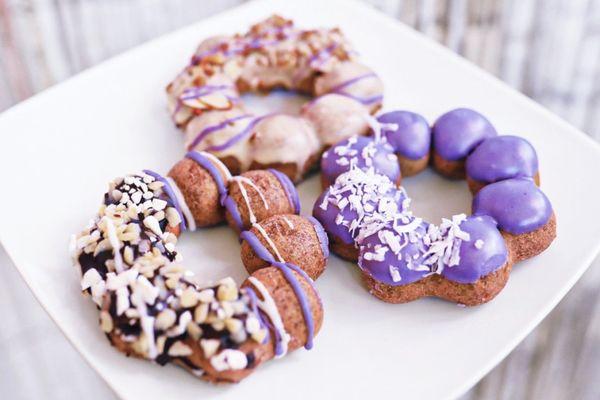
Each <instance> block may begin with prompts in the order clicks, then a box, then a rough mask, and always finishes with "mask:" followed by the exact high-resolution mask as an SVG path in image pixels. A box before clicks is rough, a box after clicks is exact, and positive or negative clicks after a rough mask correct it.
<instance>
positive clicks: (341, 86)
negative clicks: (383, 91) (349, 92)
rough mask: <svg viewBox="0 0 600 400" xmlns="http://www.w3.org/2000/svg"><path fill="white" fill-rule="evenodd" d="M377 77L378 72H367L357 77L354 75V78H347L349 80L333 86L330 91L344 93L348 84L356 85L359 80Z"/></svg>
mask: <svg viewBox="0 0 600 400" xmlns="http://www.w3.org/2000/svg"><path fill="white" fill-rule="evenodd" d="M376 77H377V74H375V72H367V73H366V74H363V75H359V76H356V77H354V78H352V79H348V80H347V81H345V82H342V83H339V84H337V85H335V86H334V87H332V88H331V89H330V90H329V92H330V93H338V94H344V93H343V92H342V89H345V88H347V87H348V86H352V85H354V84H355V83H357V82H359V81H362V80H363V79H368V78H376Z"/></svg>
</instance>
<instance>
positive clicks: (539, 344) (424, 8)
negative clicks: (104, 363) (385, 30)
mask: <svg viewBox="0 0 600 400" xmlns="http://www.w3.org/2000/svg"><path fill="white" fill-rule="evenodd" d="M239 3H240V1H238V0H203V1H200V0H105V1H99V0H54V1H51V0H0V111H1V110H3V109H6V108H8V107H10V106H11V105H13V104H15V103H17V102H19V101H22V100H24V99H26V98H27V97H29V96H31V95H32V94H34V93H37V92H39V91H41V90H43V89H45V88H47V87H49V86H51V85H53V84H55V83H57V82H60V81H62V80H64V79H66V78H68V77H69V76H71V75H73V74H76V73H77V72H79V71H81V70H83V69H85V68H88V67H90V66H92V65H94V64H97V63H98V62H100V61H102V60H104V59H106V58H108V57H111V56H113V55H115V54H118V53H120V52H122V51H124V50H127V49H128V48H131V47H133V46H135V45H136V44H139V43H142V42H144V41H146V40H148V39H151V38H153V37H156V36H159V35H160V34H162V33H165V32H169V31H171V30H173V29H176V28H178V27H181V26H184V25H186V24H189V23H192V22H195V21H198V20H199V19H201V18H203V17H206V16H209V15H211V14H214V13H216V12H218V11H221V10H223V9H226V8H229V7H232V6H235V5H236V4H239ZM370 3H372V4H373V5H374V6H376V7H377V8H379V9H381V10H382V11H384V12H386V13H388V14H389V15H392V16H394V17H396V18H398V19H400V20H402V21H403V22H405V23H407V24H409V25H411V26H414V27H415V28H416V29H419V30H420V31H422V32H423V33H425V34H426V35H428V36H430V37H432V38H434V39H435V40H438V41H440V42H441V43H443V44H445V45H446V46H448V47H450V48H451V49H452V50H454V51H456V52H458V53H460V54H462V55H463V56H465V57H466V58H468V59H469V60H471V61H473V62H475V63H476V64H478V65H480V66H481V67H482V68H484V69H486V70H488V71H490V72H491V73H493V74H495V75H497V76H498V77H500V78H501V79H503V80H504V81H506V82H507V83H508V84H510V85H511V86H513V87H515V88H516V89H518V90H521V91H522V92H524V93H525V94H527V95H528V96H530V97H532V98H534V99H535V100H536V101H538V102H540V103H542V104H543V105H545V106H546V107H548V108H549V109H551V110H552V111H554V112H556V113H557V114H559V115H561V116H562V117H564V118H565V119H567V120H568V121H570V122H571V123H573V124H574V125H576V126H577V127H579V128H581V129H582V130H583V131H585V132H587V133H588V134H589V135H591V136H592V137H594V138H596V139H597V140H600V0H537V1H536V0H505V1H500V0H480V1H476V0H473V1H467V0H447V1H445V0H422V1H417V0H371V1H370ZM334 23H335V18H332V24H334ZM0 134H10V132H0ZM554 162H562V160H554ZM598 172H599V177H600V171H598ZM3 173H6V172H3ZM590 184H594V183H592V182H590ZM595 184H597V182H596V183H595ZM589 222H595V223H598V222H600V221H589ZM0 266H1V268H0V277H1V278H2V279H0V314H1V315H3V316H4V320H3V323H2V329H1V330H0V354H1V355H0V389H1V390H2V392H1V393H2V395H1V397H2V398H3V399H4V398H7V399H13V398H14V399H66V398H86V399H111V398H114V394H113V393H112V392H111V391H110V389H108V388H107V386H106V385H105V384H104V383H103V382H102V380H101V379H100V378H99V377H98V376H97V375H96V374H95V372H93V371H92V370H91V368H89V367H88V366H87V364H85V362H84V361H83V359H82V358H81V356H79V354H78V353H77V352H76V351H75V350H74V349H73V348H72V347H71V345H70V344H69V343H68V342H67V341H66V339H65V338H64V337H63V336H62V334H61V333H60V332H59V331H58V329H57V327H56V326H55V325H54V324H53V323H52V321H51V320H50V319H49V317H48V316H47V315H46V314H45V313H44V311H43V310H42V308H41V307H40V306H39V305H38V304H37V303H36V301H35V300H34V298H33V296H32V295H31V293H30V292H29V290H28V289H27V287H26V286H25V284H24V283H23V281H22V280H21V278H20V277H19V275H18V273H17V272H16V270H15V269H14V268H13V267H12V266H11V264H10V261H9V260H8V259H7V257H6V254H5V253H4V251H3V250H2V249H0ZM568 267H569V266H568V265H565V268H568ZM599 288H600V259H597V260H596V261H595V262H594V264H593V265H592V267H591V268H590V270H589V271H588V272H587V273H586V274H585V275H584V277H583V278H582V280H581V281H580V282H579V283H578V284H577V285H576V286H575V288H574V289H573V290H572V291H571V292H570V293H569V294H568V296H567V297H566V298H565V299H564V300H563V301H562V302H561V303H560V305H559V306H558V307H557V308H556V309H555V310H554V311H553V312H552V313H551V314H550V315H549V316H548V317H547V318H546V319H545V320H544V322H543V323H542V324H541V325H540V326H539V327H538V328H537V329H536V330H535V331H534V332H532V333H531V334H530V335H529V336H528V337H527V339H526V340H525V341H524V342H523V343H521V344H520V345H519V346H518V347H517V349H516V350H515V351H514V352H513V353H512V354H511V355H510V356H509V357H508V358H507V359H506V360H504V362H502V363H501V364H500V365H499V366H497V367H496V368H495V369H494V370H493V371H492V372H491V373H490V374H489V375H488V376H487V377H486V378H484V379H483V380H482V381H481V382H480V383H479V384H478V385H477V386H476V387H475V388H473V389H472V390H471V391H470V392H469V393H467V394H466V395H465V396H464V399H544V400H547V399H599V398H600V290H599ZM517 312H519V310H515V313H517ZM432 368H435V366H432Z"/></svg>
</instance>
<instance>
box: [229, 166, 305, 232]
mask: <svg viewBox="0 0 600 400" xmlns="http://www.w3.org/2000/svg"><path fill="white" fill-rule="evenodd" d="M223 204H224V206H225V209H226V213H225V218H226V220H227V223H228V224H229V226H231V227H232V228H233V229H234V230H235V231H236V232H238V233H241V232H242V231H245V230H248V229H250V228H251V227H252V225H254V224H256V223H257V222H259V221H262V220H264V219H266V218H268V217H270V216H272V215H277V214H298V213H300V200H299V199H298V192H296V189H295V187H294V184H293V183H292V182H291V181H290V180H289V178H288V177H287V176H286V175H285V174H283V173H281V172H279V171H277V170H275V169H269V170H257V171H248V172H244V173H243V174H241V175H239V176H234V177H232V178H231V179H230V180H229V183H228V187H227V195H226V196H225V199H224V201H223Z"/></svg>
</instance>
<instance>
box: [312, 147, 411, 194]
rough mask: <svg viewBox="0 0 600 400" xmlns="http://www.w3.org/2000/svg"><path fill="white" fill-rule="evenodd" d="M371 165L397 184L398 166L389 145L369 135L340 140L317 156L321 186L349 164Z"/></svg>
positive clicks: (329, 183) (325, 186)
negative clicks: (319, 161) (318, 157)
mask: <svg viewBox="0 0 600 400" xmlns="http://www.w3.org/2000/svg"><path fill="white" fill-rule="evenodd" d="M353 165H355V166H357V167H358V168H361V169H365V168H373V169H374V170H375V172H376V173H378V174H382V175H385V176H387V177H388V178H389V179H390V180H391V181H392V182H394V183H396V184H397V185H399V184H400V180H401V175H400V166H399V164H398V158H397V157H396V155H395V154H394V151H393V149H392V147H391V146H390V145H389V144H387V143H386V142H385V141H377V140H376V139H374V138H373V137H366V136H354V137H351V138H349V139H345V140H342V141H341V142H339V143H337V144H336V145H335V146H333V147H331V148H329V150H327V151H326V152H325V153H323V156H322V157H321V184H322V186H323V189H326V188H327V187H328V186H329V185H331V184H332V183H333V182H334V181H335V179H336V178H337V177H338V176H340V175H341V174H343V173H344V172H348V171H349V170H350V168H351V166H353Z"/></svg>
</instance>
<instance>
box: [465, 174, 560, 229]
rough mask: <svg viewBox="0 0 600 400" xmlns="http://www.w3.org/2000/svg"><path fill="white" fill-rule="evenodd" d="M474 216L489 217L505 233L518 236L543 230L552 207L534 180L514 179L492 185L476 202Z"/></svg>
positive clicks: (474, 203) (486, 187) (474, 200)
mask: <svg viewBox="0 0 600 400" xmlns="http://www.w3.org/2000/svg"><path fill="white" fill-rule="evenodd" d="M472 209H473V215H489V216H490V217H492V218H493V219H494V220H496V222H497V223H498V226H499V228H500V229H502V230H503V231H506V232H509V233H512V234H515V235H519V234H523V233H527V232H532V231H534V230H536V229H539V228H541V227H542V226H544V225H545V224H546V223H547V222H548V220H549V219H550V216H551V215H552V205H551V204H550V201H549V200H548V198H547V197H546V195H545V194H544V193H543V192H542V191H541V190H540V188H538V187H537V186H536V185H535V183H534V182H533V180H531V179H528V178H514V179H507V180H504V181H500V182H496V183H492V184H490V185H487V186H485V187H484V188H483V189H481V190H480V191H479V192H478V193H477V194H476V195H475V197H474V198H473V205H472Z"/></svg>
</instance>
